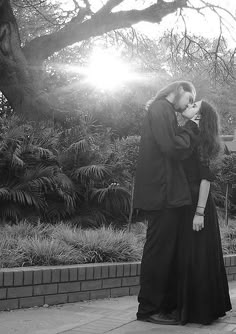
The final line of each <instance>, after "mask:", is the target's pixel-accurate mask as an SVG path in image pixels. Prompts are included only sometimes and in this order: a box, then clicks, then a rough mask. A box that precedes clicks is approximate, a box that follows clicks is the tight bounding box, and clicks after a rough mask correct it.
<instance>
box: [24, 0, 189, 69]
mask: <svg viewBox="0 0 236 334" xmlns="http://www.w3.org/2000/svg"><path fill="white" fill-rule="evenodd" d="M118 2H120V3H121V1H118V0H110V1H108V3H107V4H106V5H105V6H104V7H106V6H108V4H109V6H110V7H109V8H111V7H112V4H113V8H114V6H115V4H118ZM104 7H103V9H104ZM183 7H187V0H176V1H173V2H164V1H158V2H157V3H156V4H154V5H151V6H149V7H147V8H145V9H143V10H128V11H119V12H115V13H109V14H106V15H104V11H102V12H100V13H99V11H98V12H97V13H95V14H94V15H93V16H92V17H91V18H90V19H87V20H85V21H83V19H84V18H85V17H86V15H84V16H83V17H81V18H79V20H77V19H76V18H73V19H72V20H71V21H70V22H69V23H68V24H67V25H66V26H65V27H64V28H62V29H60V30H59V31H57V32H54V33H52V34H49V35H45V36H40V37H38V38H35V39H33V40H32V41H31V42H30V43H28V44H27V45H26V46H25V47H24V48H23V52H24V54H25V56H26V58H27V60H28V61H29V63H31V64H34V65H41V64H42V62H43V61H44V60H45V59H47V58H48V57H50V56H51V55H52V54H53V53H55V52H57V51H59V50H61V49H63V48H65V47H66V46H69V45H72V44H74V43H77V42H80V41H82V40H85V39H88V38H90V37H95V36H100V35H102V34H104V33H107V32H109V31H112V30H116V29H122V28H128V27H131V26H132V25H133V24H136V23H138V22H141V21H147V22H152V23H160V22H161V20H162V19H163V18H164V17H165V16H167V15H168V14H171V13H174V12H175V11H176V10H177V9H178V8H183ZM107 10H109V9H108V7H107ZM101 13H102V15H101Z"/></svg>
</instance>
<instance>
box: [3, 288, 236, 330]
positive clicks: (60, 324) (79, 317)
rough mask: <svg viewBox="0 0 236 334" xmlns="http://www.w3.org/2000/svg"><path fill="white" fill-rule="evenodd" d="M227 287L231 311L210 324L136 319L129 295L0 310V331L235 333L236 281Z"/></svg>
mask: <svg viewBox="0 0 236 334" xmlns="http://www.w3.org/2000/svg"><path fill="white" fill-rule="evenodd" d="M229 287H230V295H231V301H232V305H233V310H232V311H231V312H229V313H228V314H227V315H226V316H225V317H224V318H221V319H219V320H218V321H217V322H215V323H213V324H212V325H210V326H200V325H196V324H188V325H186V326H163V325H162V326H161V325H155V324H151V323H145V322H141V321H136V319H135V313H136V311H137V297H136V296H132V297H121V298H111V299H105V300H95V301H86V302H80V303H71V304H63V305H58V306H51V307H40V308H31V309H23V310H14V311H10V312H0V334H103V333H109V334H126V333H127V334H143V333H145V334H155V333H157V334H162V333H163V334H172V333H175V334H220V333H221V334H224V333H232V332H235V333H236V281H233V282H230V283H229Z"/></svg>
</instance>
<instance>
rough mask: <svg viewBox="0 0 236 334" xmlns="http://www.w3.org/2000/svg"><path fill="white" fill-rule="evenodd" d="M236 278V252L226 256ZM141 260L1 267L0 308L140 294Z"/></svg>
mask: <svg viewBox="0 0 236 334" xmlns="http://www.w3.org/2000/svg"><path fill="white" fill-rule="evenodd" d="M224 262H225V267H226V272H227V275H228V279H229V280H236V255H229V256H225V257H224ZM139 275H140V263H139V262H135V263H133V262H132V263H104V264H87V265H71V266H55V267H27V268H11V269H1V270H0V311H4V310H12V309H18V308H26V307H33V306H42V305H44V304H48V305H55V304H62V303H72V302H78V301H82V300H90V299H101V298H109V297H120V296H128V295H137V294H138V291H139Z"/></svg>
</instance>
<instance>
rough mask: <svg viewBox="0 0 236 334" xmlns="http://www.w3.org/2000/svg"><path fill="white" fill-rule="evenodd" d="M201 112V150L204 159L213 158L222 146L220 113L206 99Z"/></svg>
mask: <svg viewBox="0 0 236 334" xmlns="http://www.w3.org/2000/svg"><path fill="white" fill-rule="evenodd" d="M199 114H200V115H201V119H200V121H199V130H200V143H199V150H200V153H201V156H202V158H203V159H205V160H213V159H215V158H216V157H217V156H218V154H219V153H220V151H221V148H222V145H221V140H220V121H219V115H218V113H217V111H216V109H215V108H213V106H212V105H211V104H209V103H208V102H206V101H202V103H201V108H200V110H199Z"/></svg>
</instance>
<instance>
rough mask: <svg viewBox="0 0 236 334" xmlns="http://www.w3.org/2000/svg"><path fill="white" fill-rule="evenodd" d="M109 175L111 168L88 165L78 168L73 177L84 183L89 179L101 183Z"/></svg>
mask: <svg viewBox="0 0 236 334" xmlns="http://www.w3.org/2000/svg"><path fill="white" fill-rule="evenodd" d="M110 175H111V168H110V166H108V165H89V166H83V167H80V168H78V169H77V170H75V171H74V173H73V177H75V178H77V179H79V180H80V181H84V180H86V179H91V180H94V181H101V180H103V179H104V178H105V177H106V176H110Z"/></svg>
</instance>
